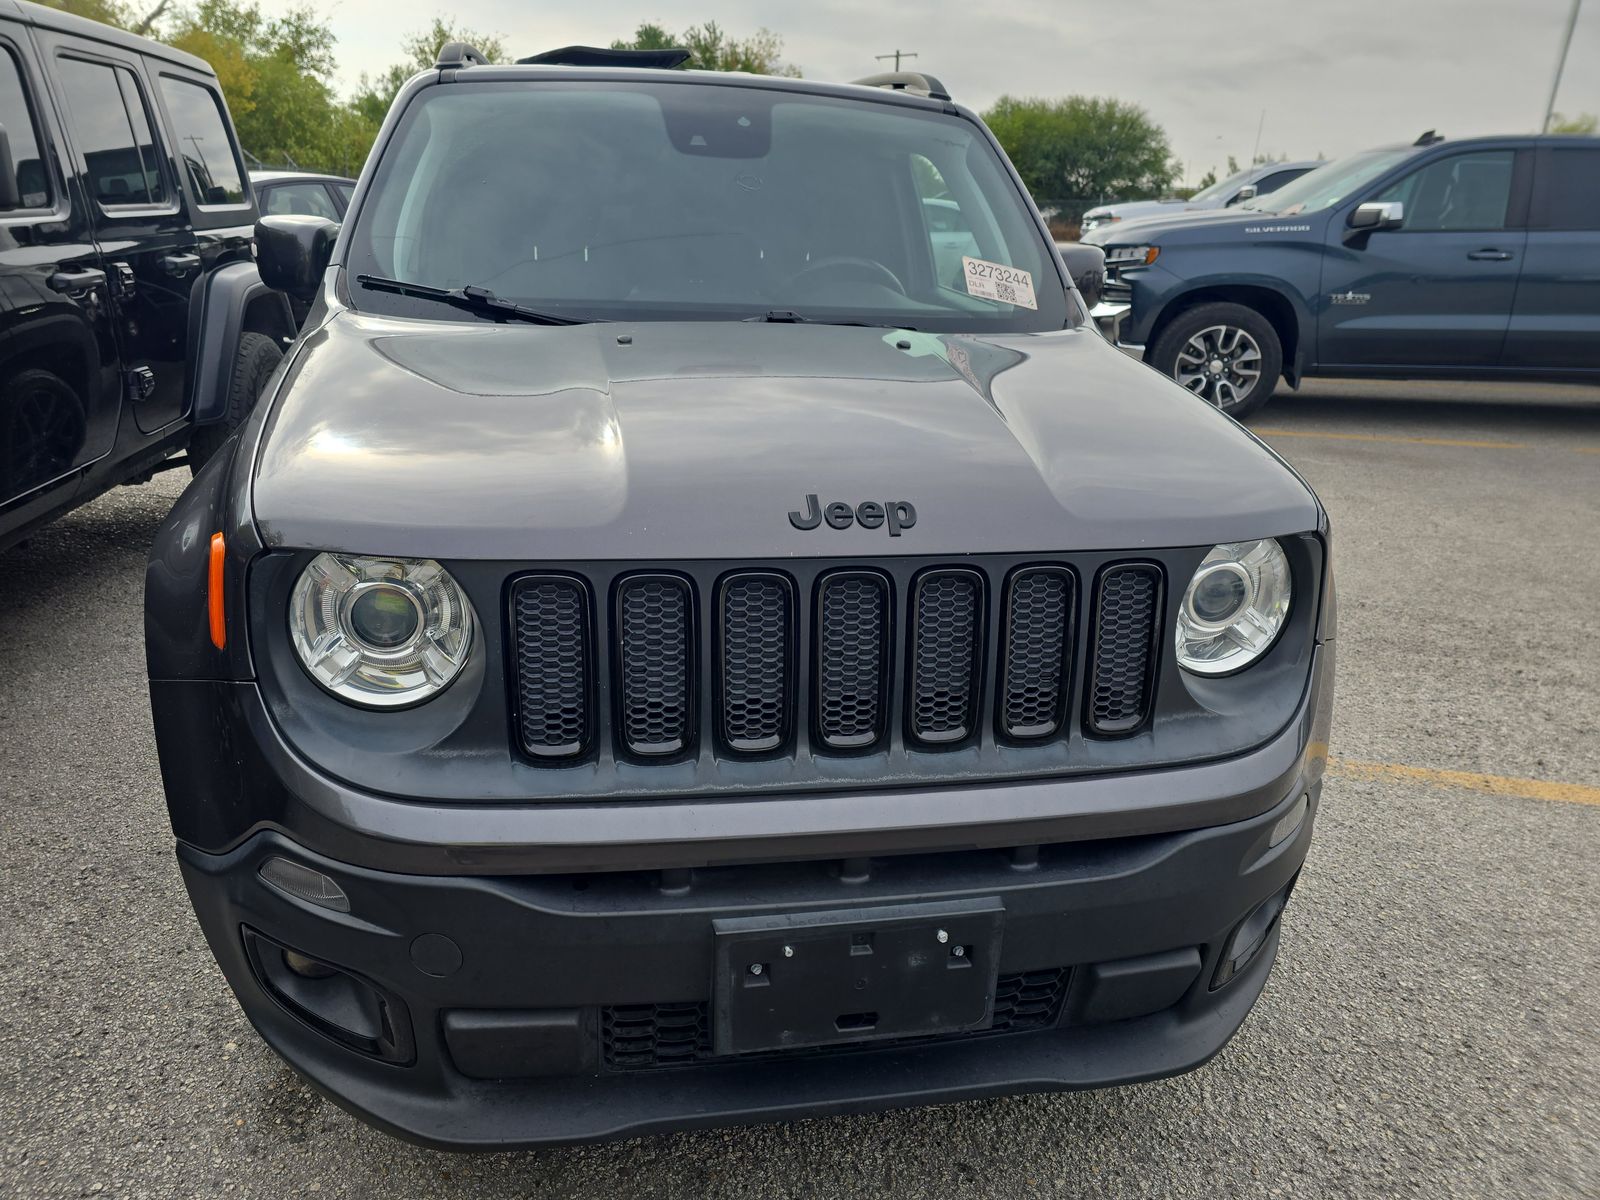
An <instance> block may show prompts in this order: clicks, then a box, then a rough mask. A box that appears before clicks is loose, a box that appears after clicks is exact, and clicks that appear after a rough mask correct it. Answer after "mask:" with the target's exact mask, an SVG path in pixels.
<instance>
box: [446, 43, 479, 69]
mask: <svg viewBox="0 0 1600 1200" xmlns="http://www.w3.org/2000/svg"><path fill="white" fill-rule="evenodd" d="M433 65H434V66H436V67H439V68H441V69H443V68H445V67H487V66H488V65H489V60H488V59H487V58H485V57H484V56H483V54H482V52H481V51H480V50H479V49H478V48H477V47H476V46H469V45H467V43H465V42H446V43H445V44H444V45H442V46H440V47H439V58H438V61H437V62H435V63H434V64H433Z"/></svg>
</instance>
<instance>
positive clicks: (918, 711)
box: [908, 570, 983, 743]
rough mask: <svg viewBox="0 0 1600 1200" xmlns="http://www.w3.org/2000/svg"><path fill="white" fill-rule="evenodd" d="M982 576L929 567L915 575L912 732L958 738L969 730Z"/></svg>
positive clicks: (935, 738)
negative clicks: (934, 569) (921, 573)
mask: <svg viewBox="0 0 1600 1200" xmlns="http://www.w3.org/2000/svg"><path fill="white" fill-rule="evenodd" d="M982 620H983V579H982V577H981V576H980V575H978V574H977V572H975V571H966V570H940V571H930V572H928V573H927V574H925V575H923V576H922V577H921V578H919V579H918V580H917V586H916V601H915V605H914V609H913V613H912V628H911V703H910V712H909V714H908V715H909V720H910V724H911V735H912V736H913V737H915V738H917V739H918V740H919V741H924V742H935V743H939V742H959V741H962V740H963V739H965V738H966V737H967V736H968V735H969V734H970V733H971V732H972V730H973V726H974V724H975V721H976V716H977V707H978V692H979V684H978V671H979V667H980V664H981V661H982V656H981V650H980V648H979V644H978V635H979V632H980V630H981V626H982Z"/></svg>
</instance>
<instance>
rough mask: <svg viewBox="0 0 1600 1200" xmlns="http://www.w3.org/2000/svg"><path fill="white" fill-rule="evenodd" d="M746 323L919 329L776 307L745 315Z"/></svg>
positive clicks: (912, 330)
mask: <svg viewBox="0 0 1600 1200" xmlns="http://www.w3.org/2000/svg"><path fill="white" fill-rule="evenodd" d="M744 321H745V324H747V325H748V324H750V323H752V322H754V323H756V324H761V323H763V322H765V323H767V324H769V325H853V326H855V327H856V328H858V329H905V330H908V331H910V332H911V333H915V332H916V331H917V327H916V326H915V325H885V324H884V323H883V322H881V321H831V320H828V319H827V318H825V317H806V316H801V315H800V314H799V313H797V312H791V311H790V310H789V309H787V308H774V309H770V310H768V311H767V312H764V313H762V314H761V315H760V316H756V317H745V318H744Z"/></svg>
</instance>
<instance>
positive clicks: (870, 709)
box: [816, 571, 889, 750]
mask: <svg viewBox="0 0 1600 1200" xmlns="http://www.w3.org/2000/svg"><path fill="white" fill-rule="evenodd" d="M820 592H821V599H820V601H819V603H818V605H817V684H816V690H817V734H818V736H819V737H820V738H821V740H822V742H823V744H824V745H826V746H827V747H828V748H829V749H831V750H859V749H864V748H865V747H868V746H871V745H874V744H875V743H876V742H877V741H878V739H879V738H881V737H882V736H883V724H884V710H885V708H886V705H885V699H886V693H887V691H888V666H889V583H888V581H887V580H886V579H884V578H883V576H881V575H874V574H871V573H869V572H865V571H841V572H838V573H836V574H833V575H829V576H827V577H826V578H825V579H824V580H823V581H822V586H821V589H820Z"/></svg>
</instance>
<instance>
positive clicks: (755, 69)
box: [611, 21, 800, 78]
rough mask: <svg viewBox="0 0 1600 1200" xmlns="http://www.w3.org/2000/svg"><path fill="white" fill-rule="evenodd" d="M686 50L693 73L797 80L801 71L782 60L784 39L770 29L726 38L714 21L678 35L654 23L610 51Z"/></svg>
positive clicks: (686, 64)
mask: <svg viewBox="0 0 1600 1200" xmlns="http://www.w3.org/2000/svg"><path fill="white" fill-rule="evenodd" d="M680 46H681V47H682V48H683V49H685V50H688V51H689V61H688V62H686V63H684V67H685V68H686V69H690V70H696V71H748V72H750V73H751V74H753V75H788V76H790V77H793V78H798V77H799V75H800V68H798V67H796V66H793V65H791V64H789V63H786V62H784V61H783V60H782V54H783V39H782V38H781V37H779V36H778V35H777V34H775V33H773V32H772V30H770V29H758V30H756V31H755V33H753V34H751V35H750V36H749V37H747V38H733V37H729V36H728V35H727V33H726V32H725V31H724V30H723V28H722V26H720V25H718V24H717V23H716V22H715V21H707V22H706V23H705V24H703V25H691V26H689V28H688V29H685V30H684V31H683V32H682V33H681V34H672V33H668V32H667V30H666V29H665V28H664V27H663V26H661V25H657V24H655V23H654V22H646V23H644V24H643V25H640V26H639V28H638V29H636V30H634V34H633V37H632V38H627V39H624V38H618V39H617V40H616V41H614V42H612V43H611V48H612V49H613V50H671V49H676V48H678V47H680Z"/></svg>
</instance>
